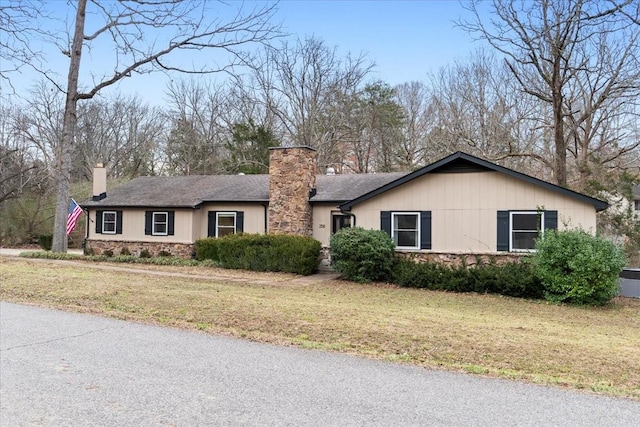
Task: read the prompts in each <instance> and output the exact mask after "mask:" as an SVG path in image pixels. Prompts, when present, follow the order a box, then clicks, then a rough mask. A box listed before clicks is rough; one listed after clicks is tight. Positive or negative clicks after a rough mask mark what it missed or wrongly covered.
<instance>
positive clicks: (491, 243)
mask: <svg viewBox="0 0 640 427" xmlns="http://www.w3.org/2000/svg"><path fill="white" fill-rule="evenodd" d="M537 209H544V210H557V211H558V228H559V229H564V228H565V224H568V226H569V227H570V228H576V227H581V228H582V229H584V230H586V231H589V232H592V233H595V229H596V211H595V208H594V207H593V206H592V205H590V204H588V203H585V202H581V201H578V200H576V199H573V198H570V197H567V196H564V195H561V194H559V193H556V192H554V191H551V190H548V189H546V188H543V187H540V186H537V185H534V184H530V183H528V182H524V181H521V180H518V179H514V178H513V177H510V176H508V175H505V174H502V173H500V172H469V173H430V174H426V175H423V176H421V177H419V178H416V179H415V180H413V181H410V182H408V183H406V184H404V185H401V186H399V187H396V188H394V189H392V190H390V191H387V192H385V193H382V194H380V195H378V196H376V197H374V198H372V199H369V200H366V201H364V202H362V203H360V204H357V205H356V206H354V207H353V210H352V213H353V214H355V215H356V218H357V225H358V226H360V227H363V228H372V229H379V228H380V212H381V211H396V212H401V211H409V212H413V211H431V218H432V219H431V221H432V223H431V230H432V250H434V251H438V252H452V253H464V252H467V253H469V252H471V253H483V252H484V253H487V252H496V250H497V247H496V245H497V237H496V235H497V211H499V210H512V211H513V210H523V211H535V210H537Z"/></svg>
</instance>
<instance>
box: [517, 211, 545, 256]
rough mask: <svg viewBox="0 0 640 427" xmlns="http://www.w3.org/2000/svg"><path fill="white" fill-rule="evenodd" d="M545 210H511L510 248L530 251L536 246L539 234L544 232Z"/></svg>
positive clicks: (518, 250)
mask: <svg viewBox="0 0 640 427" xmlns="http://www.w3.org/2000/svg"><path fill="white" fill-rule="evenodd" d="M543 224H544V212H537V211H522V212H518V211H515V212H509V250H510V251H512V252H530V251H534V250H535V248H536V240H537V239H538V236H542V235H543V234H544V226H543Z"/></svg>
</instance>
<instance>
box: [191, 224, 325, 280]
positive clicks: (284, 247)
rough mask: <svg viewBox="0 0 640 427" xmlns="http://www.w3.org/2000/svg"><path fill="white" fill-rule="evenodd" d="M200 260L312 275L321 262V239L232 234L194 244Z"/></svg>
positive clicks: (242, 267)
mask: <svg viewBox="0 0 640 427" xmlns="http://www.w3.org/2000/svg"><path fill="white" fill-rule="evenodd" d="M195 249H196V256H197V258H198V259H199V260H203V259H211V260H213V261H216V262H218V264H219V265H220V267H223V268H233V269H244V270H254V271H281V272H284V273H295V274H302V275H305V276H307V275H309V274H312V273H313V272H314V271H315V270H316V269H317V268H318V265H319V264H320V242H318V241H317V240H314V239H312V238H311V237H304V236H292V235H287V234H244V233H239V234H230V235H228V236H225V237H221V238H213V237H208V238H206V239H200V240H197V241H196V243H195Z"/></svg>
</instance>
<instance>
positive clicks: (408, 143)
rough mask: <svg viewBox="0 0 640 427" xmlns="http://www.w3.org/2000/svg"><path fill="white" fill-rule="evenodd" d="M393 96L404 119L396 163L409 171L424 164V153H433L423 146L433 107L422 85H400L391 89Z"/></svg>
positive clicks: (417, 83) (431, 118)
mask: <svg viewBox="0 0 640 427" xmlns="http://www.w3.org/2000/svg"><path fill="white" fill-rule="evenodd" d="M395 94H396V96H395V98H396V101H397V103H398V104H399V105H400V106H401V107H402V110H403V114H404V117H405V120H404V123H403V126H402V129H401V132H402V139H401V140H400V145H399V147H398V162H399V165H400V167H401V168H402V169H403V170H412V169H415V168H416V166H418V165H420V164H421V163H423V162H424V160H425V157H426V156H427V153H432V152H433V151H435V150H433V147H430V146H429V145H428V144H427V138H428V136H429V134H430V133H431V132H432V131H433V128H434V125H435V121H434V120H433V118H434V117H435V114H434V113H435V111H434V105H433V102H432V97H431V94H430V91H429V89H428V88H427V86H426V85H425V84H424V83H422V82H417V81H413V82H408V83H403V84H400V85H398V86H396V87H395ZM433 160H435V159H433Z"/></svg>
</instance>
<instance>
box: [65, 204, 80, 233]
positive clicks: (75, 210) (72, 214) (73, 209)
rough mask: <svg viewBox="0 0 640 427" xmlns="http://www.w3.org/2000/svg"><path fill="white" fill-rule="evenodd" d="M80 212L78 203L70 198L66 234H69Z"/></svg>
mask: <svg viewBox="0 0 640 427" xmlns="http://www.w3.org/2000/svg"><path fill="white" fill-rule="evenodd" d="M82 212H83V211H82V208H81V207H80V205H78V204H77V203H76V201H75V200H73V199H71V203H69V216H67V234H71V232H72V231H73V230H74V229H75V228H76V223H77V222H78V218H80V215H82Z"/></svg>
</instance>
